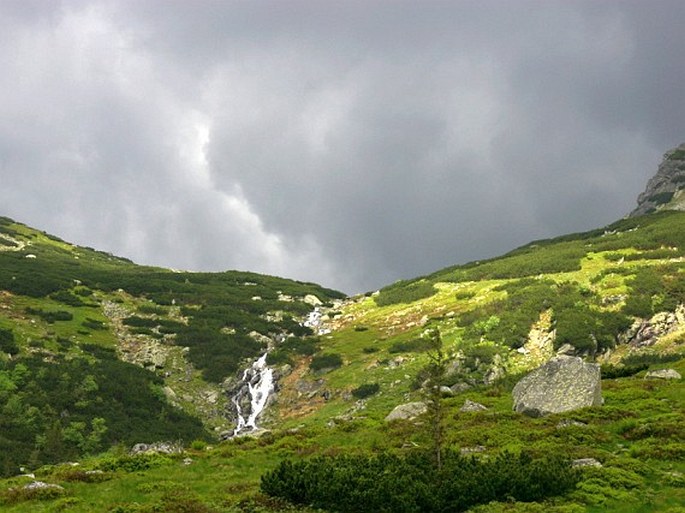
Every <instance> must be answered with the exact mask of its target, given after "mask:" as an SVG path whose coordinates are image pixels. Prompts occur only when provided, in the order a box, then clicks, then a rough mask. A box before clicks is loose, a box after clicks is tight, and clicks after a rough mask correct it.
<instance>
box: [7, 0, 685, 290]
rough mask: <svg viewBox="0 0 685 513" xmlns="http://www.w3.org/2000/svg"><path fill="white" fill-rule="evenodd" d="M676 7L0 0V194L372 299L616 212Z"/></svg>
mask: <svg viewBox="0 0 685 513" xmlns="http://www.w3.org/2000/svg"><path fill="white" fill-rule="evenodd" d="M683 17H685V7H684V6H683V5H682V4H681V3H680V2H668V1H660V2H651V3H649V4H645V3H643V2H594V1H587V2H585V1H583V2H581V1H575V2H568V1H557V2H539V1H530V2H517V3H512V2H506V1H503V0H502V1H489V2H475V1H473V2H457V3H455V2H447V1H445V2H438V1H435V2H417V1H413V2H409V1H404V2H377V3H372V2H361V1H359V2H356V1H352V2H337V3H330V2H314V1H292V2H280V1H273V2H271V1H269V2H224V1H221V2H219V1H209V0H206V1H202V2H186V1H181V0H177V1H168V2H157V1H152V0H150V1H145V2H140V1H137V0H136V1H120V2H115V3H113V2H107V3H105V2H102V3H100V2H88V1H83V2H63V3H58V2H54V3H49V6H47V4H45V3H44V2H35V3H30V4H29V3H26V2H20V3H16V2H3V3H2V4H0V27H2V28H3V30H0V42H2V43H3V44H2V45H0V65H1V66H2V67H3V69H4V70H5V71H6V73H3V74H2V75H0V98H2V99H1V100H0V178H1V180H2V188H1V189H0V201H2V204H3V205H4V207H5V209H6V211H5V212H2V213H3V214H7V215H12V216H14V217H16V218H18V219H19V220H22V221H25V222H28V223H32V224H35V225H36V226H39V227H41V228H44V229H47V230H49V231H53V232H56V233H58V234H59V235H61V236H63V237H65V238H68V239H71V240H74V241H75V242H79V243H83V244H88V245H92V246H97V247H99V248H102V249H105V250H108V251H113V252H115V253H118V254H123V255H124V256H128V257H131V258H134V259H135V260H137V261H140V262H143V263H152V264H160V265H167V266H172V267H177V268H188V269H197V270H201V269H206V270H219V269H226V268H240V269H250V270H255V271H259V272H269V273H273V274H280V275H285V276H288V277H295V278H298V279H305V280H310V281H318V282H321V283H323V284H325V285H328V286H332V287H338V288H341V289H343V290H345V291H347V292H357V291H363V290H369V289H372V288H376V287H379V286H382V285H384V284H387V283H389V282H391V281H394V280H396V279H398V278H407V277H413V276H416V275H419V274H424V273H428V272H431V271H434V270H437V269H438V268H440V267H443V266H446V265H452V264H455V263H459V262H465V261H468V260H473V259H479V258H484V257H489V256H494V255H496V254H499V253H502V252H504V251H507V250H509V249H512V248H513V247H514V246H515V245H518V244H523V243H525V242H528V241H529V240H531V239H536V238H541V237H546V236H554V235H559V234H561V233H565V232H569V231H578V230H582V229H589V228H594V227H596V226H599V225H602V224H605V223H608V222H611V221H613V220H615V219H616V218H618V217H620V216H622V215H624V214H625V213H627V212H628V211H629V210H630V209H631V208H632V205H633V203H634V198H635V196H636V195H637V193H638V192H639V191H640V190H641V189H642V187H643V186H644V183H645V182H646V180H647V178H648V177H649V176H650V175H651V174H652V173H653V172H654V171H655V169H656V166H657V164H658V160H659V158H660V156H661V154H662V153H663V152H664V151H665V150H666V149H668V148H669V147H671V146H673V145H675V144H678V143H680V142H682V140H684V139H685V138H684V137H683V133H684V130H683V119H685V112H684V109H685V103H683V102H682V101H681V100H682V99H681V94H680V90H679V84H682V82H683V78H685V77H683V74H684V73H685V64H684V63H682V62H681V60H680V59H678V56H677V52H678V51H679V49H680V48H682V47H683V46H685V34H684V33H683V32H682V30H681V25H682V23H681V21H682V19H683Z"/></svg>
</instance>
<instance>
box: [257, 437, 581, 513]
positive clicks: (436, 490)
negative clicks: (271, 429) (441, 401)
mask: <svg viewBox="0 0 685 513" xmlns="http://www.w3.org/2000/svg"><path fill="white" fill-rule="evenodd" d="M579 478H580V473H579V471H578V470H576V469H573V468H572V467H571V465H570V462H569V461H568V460H565V459H563V458H560V457H558V456H548V457H541V458H537V459H533V458H532V457H531V456H530V455H528V454H527V453H521V454H512V453H508V452H504V453H501V454H500V455H499V456H497V457H494V458H491V459H488V460H477V459H475V458H466V457H463V456H461V455H459V454H458V453H457V452H455V451H448V452H447V453H446V454H445V455H444V458H443V466H442V469H440V470H438V469H437V468H436V467H435V465H434V460H433V457H432V454H429V453H428V452H411V453H408V454H407V455H406V456H398V455H395V454H389V453H381V454H378V455H370V456H369V455H354V456H353V455H338V456H330V457H315V458H312V459H310V460H305V461H296V462H293V461H290V460H285V461H283V462H281V463H280V464H279V465H278V466H276V468H275V469H273V470H272V471H269V472H267V473H266V474H264V475H263V476H262V479H261V490H262V492H264V493H266V494H267V495H270V496H272V497H280V498H283V499H286V500H288V501H290V502H291V503H293V504H299V505H308V506H312V507H314V508H321V509H325V510H329V511H336V512H343V513H347V512H349V513H353V512H354V513H356V512H359V511H374V512H381V513H383V512H387V513H419V512H420V513H432V512H443V511H455V512H459V511H465V510H466V509H468V508H470V507H472V506H476V505H478V504H487V503H488V502H491V501H497V500H500V501H502V500H509V499H514V500H518V501H539V500H542V499H545V498H547V497H553V496H555V495H560V494H563V493H565V492H567V491H568V490H570V489H572V488H573V487H574V486H575V484H576V483H577V482H578V480H579Z"/></svg>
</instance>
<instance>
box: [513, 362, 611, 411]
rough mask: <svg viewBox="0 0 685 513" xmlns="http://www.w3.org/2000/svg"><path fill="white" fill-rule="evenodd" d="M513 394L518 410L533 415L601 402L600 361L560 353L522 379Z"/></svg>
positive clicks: (515, 407) (573, 408)
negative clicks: (592, 361) (587, 361)
mask: <svg viewBox="0 0 685 513" xmlns="http://www.w3.org/2000/svg"><path fill="white" fill-rule="evenodd" d="M512 394H513V397H514V410H515V411H517V412H519V413H523V414H525V415H529V416H531V417H541V416H544V415H548V414H550V413H560V412H564V411H571V410H576V409H578V408H584V407H586V406H599V405H601V404H602V384H601V378H600V371H599V365H598V364H596V363H586V362H584V361H583V360H582V359H581V358H578V357H576V356H557V357H555V358H552V359H551V360H549V361H548V362H547V363H545V364H544V365H542V366H541V367H539V368H537V369H536V370H534V371H533V372H531V373H530V374H528V375H527V376H526V377H524V378H523V379H522V380H521V381H519V382H518V383H517V384H516V386H515V387H514V390H513V392H512Z"/></svg>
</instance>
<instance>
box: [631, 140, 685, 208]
mask: <svg viewBox="0 0 685 513" xmlns="http://www.w3.org/2000/svg"><path fill="white" fill-rule="evenodd" d="M656 210H685V143H683V144H681V145H680V146H678V147H677V148H674V149H672V150H671V151H669V152H667V153H666V154H665V155H664V160H663V162H662V163H661V165H660V166H659V169H658V171H657V173H656V175H654V176H653V177H652V178H651V179H650V180H649V182H647V188H646V189H645V191H644V192H643V193H642V194H640V196H638V198H637V208H636V209H635V210H633V211H632V212H631V213H630V216H629V217H635V216H641V215H645V214H650V213H652V212H655V211H656Z"/></svg>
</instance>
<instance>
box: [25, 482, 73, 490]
mask: <svg viewBox="0 0 685 513" xmlns="http://www.w3.org/2000/svg"><path fill="white" fill-rule="evenodd" d="M39 488H42V489H47V488H52V489H55V490H64V488H63V487H62V486H60V485H58V484H54V483H45V482H43V481H33V482H32V483H29V484H27V485H24V490H36V489H39Z"/></svg>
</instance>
